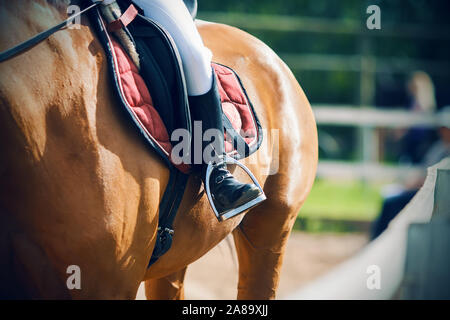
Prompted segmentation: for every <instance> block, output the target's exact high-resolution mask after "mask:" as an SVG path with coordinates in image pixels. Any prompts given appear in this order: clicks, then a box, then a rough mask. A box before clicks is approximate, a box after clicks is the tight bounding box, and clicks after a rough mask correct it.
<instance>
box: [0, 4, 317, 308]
mask: <svg viewBox="0 0 450 320" xmlns="http://www.w3.org/2000/svg"><path fill="white" fill-rule="evenodd" d="M66 9H67V3H66V2H65V1H59V2H58V1H53V0H48V1H46V0H33V1H31V0H24V1H20V2H19V1H9V0H0V27H1V28H0V30H1V31H0V51H3V50H6V49H8V48H10V47H12V46H14V45H16V44H17V43H19V42H21V41H23V40H26V39H28V38H30V37H32V36H33V35H35V34H36V33H37V32H40V31H43V30H46V29H48V28H49V27H51V26H53V25H55V24H56V23H58V22H60V21H62V20H63V19H65V18H66V17H67V13H66ZM198 26H199V30H200V33H201V35H202V37H203V39H204V41H205V44H206V46H208V47H209V48H210V49H211V50H212V51H213V53H214V61H216V62H219V63H222V64H225V65H228V66H230V67H232V68H233V69H234V70H236V71H237V73H238V74H239V75H240V77H241V79H242V82H243V83H244V85H245V87H246V89H247V92H248V94H249V96H250V98H251V100H252V102H253V104H254V107H255V110H256V112H257V114H258V116H259V119H260V121H261V124H262V126H263V128H265V129H267V133H266V135H265V137H264V139H265V142H266V143H263V145H262V147H261V149H260V150H259V151H258V152H257V153H255V154H254V155H252V156H251V157H250V158H249V159H248V160H249V161H248V162H247V163H250V164H249V168H250V169H251V170H252V171H253V173H254V174H255V176H256V177H257V179H258V180H259V181H260V183H261V185H262V186H263V187H264V191H265V193H266V195H267V198H268V199H267V200H266V201H265V202H264V203H263V204H261V205H260V206H258V207H256V208H254V209H252V210H250V211H249V212H248V213H246V214H245V215H240V216H237V217H235V218H232V219H230V220H227V221H225V222H218V221H217V219H216V217H215V216H214V214H213V212H212V210H211V208H210V205H209V203H208V201H207V199H206V196H205V194H204V192H203V188H202V186H201V181H200V179H199V178H198V177H196V176H192V177H191V178H190V180H189V183H188V186H187V188H186V192H185V195H184V198H183V201H182V204H181V206H180V210H179V211H178V214H177V216H176V219H175V222H174V230H175V236H174V241H173V245H172V247H171V249H170V250H169V251H168V252H167V253H166V254H165V255H164V256H162V257H161V258H160V260H158V261H157V262H156V263H155V264H154V265H152V266H151V267H150V268H147V265H148V262H149V259H150V256H151V254H152V250H153V247H154V244H155V238H156V230H157V224H158V205H159V202H160V200H161V197H162V195H163V193H164V190H165V187H166V185H167V182H168V178H169V171H168V169H167V168H166V167H165V165H164V163H163V162H162V161H161V160H160V159H159V158H158V156H157V155H156V154H153V153H152V152H149V150H148V148H147V147H146V146H145V145H144V143H143V142H142V140H141V139H139V137H138V135H137V133H136V132H135V131H134V130H133V129H131V128H130V127H129V126H127V125H126V124H125V122H124V121H123V119H122V118H121V117H122V113H121V111H119V110H118V108H120V106H119V104H118V102H117V101H115V99H114V95H113V93H112V90H111V87H110V86H111V85H110V78H109V75H108V70H107V61H106V57H105V53H104V51H103V48H102V46H101V45H100V43H99V42H98V41H97V39H96V37H95V34H94V33H93V30H92V29H91V28H90V26H89V23H88V21H87V19H86V17H84V18H83V19H82V20H81V26H80V28H78V29H64V30H61V31H59V32H57V33H55V34H54V35H52V36H51V37H49V38H48V39H46V40H45V41H44V42H42V43H40V44H38V45H37V46H35V47H33V48H30V49H29V50H27V51H26V52H24V53H22V54H20V55H17V56H16V57H14V58H12V59H9V60H8V61H5V62H2V63H1V64H0V150H1V153H0V181H1V184H0V283H1V284H0V297H2V298H75V299H80V298H81V299H133V298H135V296H136V293H137V290H138V287H139V285H140V283H141V282H142V281H146V294H147V297H148V298H153V299H177V298H183V295H184V293H183V280H184V275H185V272H186V268H187V266H188V265H189V264H190V263H192V262H193V261H195V260H197V259H198V258H200V257H201V256H202V255H204V254H205V253H206V252H208V251H209V250H210V249H211V248H213V247H214V246H215V245H217V244H218V243H219V242H220V241H221V240H223V239H224V238H225V237H226V236H227V235H229V234H230V233H232V234H233V236H234V242H235V245H236V249H237V256H238V262H239V283H238V296H237V298H239V299H272V298H275V295H276V289H277V286H278V281H279V275H280V270H281V264H282V260H283V254H284V251H285V247H286V242H287V239H288V237H289V234H290V232H291V229H292V227H293V224H294V221H295V219H296V217H297V214H298V212H299V210H300V207H301V206H302V204H303V202H304V201H305V199H306V197H307V195H308V193H309V191H310V189H311V186H312V184H313V181H314V177H315V172H316V165H317V157H318V152H317V150H318V149H317V131H316V125H315V121H314V117H313V114H312V111H311V108H310V105H309V102H308V100H307V98H306V96H305V94H304V93H303V91H302V89H301V88H300V86H299V84H298V83H297V81H296V79H295V78H294V76H293V74H292V73H291V71H290V70H289V69H288V67H287V66H286V65H285V64H284V63H283V62H282V61H281V59H280V58H278V56H277V55H276V54H275V53H274V52H273V51H272V50H271V49H269V48H268V47H267V46H266V45H265V44H264V43H262V42H261V41H259V40H257V39H256V38H254V37H252V36H251V35H249V34H247V33H245V32H243V31H240V30H238V29H236V28H233V27H230V26H226V25H221V24H214V23H207V22H198ZM275 129H277V130H275ZM274 138H276V139H274ZM236 172H237V171H236ZM241 174H242V173H241ZM242 177H244V176H243V175H242V176H241V178H242ZM73 265H75V266H78V267H79V271H80V273H79V274H78V275H79V276H80V284H81V287H80V288H77V287H76V288H70V289H69V287H68V286H67V282H68V278H69V277H70V276H71V275H72V273H71V271H70V268H69V269H68V267H69V266H73ZM219 271H220V270H214V271H212V272H219Z"/></svg>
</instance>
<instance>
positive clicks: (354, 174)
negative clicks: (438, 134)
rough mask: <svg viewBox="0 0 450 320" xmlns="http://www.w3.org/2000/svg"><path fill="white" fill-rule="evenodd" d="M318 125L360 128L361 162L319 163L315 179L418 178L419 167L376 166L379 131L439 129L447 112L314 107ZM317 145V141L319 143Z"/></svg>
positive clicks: (448, 116)
mask: <svg viewBox="0 0 450 320" xmlns="http://www.w3.org/2000/svg"><path fill="white" fill-rule="evenodd" d="M313 111H314V115H315V117H316V121H317V124H318V125H333V126H351V127H358V128H360V132H361V137H362V141H361V143H360V146H359V148H360V149H361V155H362V161H360V162H356V163H353V162H343V161H341V162H339V161H320V162H319V167H318V171H317V174H318V176H319V177H331V178H346V179H348V178H357V179H365V180H371V181H372V180H381V181H397V180H399V179H401V178H403V177H407V176H411V175H414V176H418V175H420V174H421V173H422V172H423V171H424V169H423V168H422V167H420V166H405V165H383V164H381V163H379V162H378V161H379V158H380V156H379V154H378V150H379V143H380V141H379V138H378V136H377V129H379V128H390V129H395V128H410V127H414V126H420V127H430V128H433V127H439V126H444V125H446V126H448V125H449V124H450V113H445V114H438V115H436V114H424V113H415V112H408V111H403V110H382V109H375V108H373V107H364V106H363V107H362V108H354V107H352V106H331V105H314V106H313ZM319 142H320V141H319Z"/></svg>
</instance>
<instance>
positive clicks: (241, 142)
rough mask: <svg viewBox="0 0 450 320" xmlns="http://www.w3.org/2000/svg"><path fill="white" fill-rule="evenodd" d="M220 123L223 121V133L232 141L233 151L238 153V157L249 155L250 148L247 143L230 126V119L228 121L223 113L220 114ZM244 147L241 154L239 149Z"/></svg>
mask: <svg viewBox="0 0 450 320" xmlns="http://www.w3.org/2000/svg"><path fill="white" fill-rule="evenodd" d="M222 121H223V127H224V128H225V131H226V132H227V135H229V136H230V137H231V139H233V144H234V148H235V150H236V151H237V152H238V153H239V155H240V156H241V157H242V158H244V157H247V156H248V155H249V154H250V147H249V146H248V143H247V141H245V140H244V138H242V136H241V135H240V134H239V133H238V132H236V130H234V128H233V125H232V124H231V121H230V119H228V117H227V115H226V114H225V113H222ZM240 146H244V150H243V151H244V153H242V150H241V147H240Z"/></svg>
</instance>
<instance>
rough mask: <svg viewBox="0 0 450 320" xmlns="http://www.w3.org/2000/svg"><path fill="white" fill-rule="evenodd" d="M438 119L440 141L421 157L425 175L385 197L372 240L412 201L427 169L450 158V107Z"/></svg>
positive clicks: (373, 230)
mask: <svg viewBox="0 0 450 320" xmlns="http://www.w3.org/2000/svg"><path fill="white" fill-rule="evenodd" d="M436 118H437V119H438V121H439V128H438V129H437V132H438V135H439V139H438V140H437V141H436V142H434V143H433V144H432V145H431V146H430V147H429V148H427V149H428V151H427V152H426V153H425V154H424V155H423V156H422V157H421V158H422V161H421V166H423V168H424V170H423V173H422V174H421V175H420V176H419V177H412V178H411V179H410V180H409V181H408V182H407V183H406V184H405V186H404V188H403V190H400V191H397V192H396V193H394V194H391V195H388V196H385V198H384V201H383V205H382V209H381V212H380V214H379V216H378V218H377V219H376V220H375V221H374V223H373V225H372V230H371V238H372V239H375V238H376V237H378V236H379V235H380V234H381V233H382V232H383V231H384V230H385V229H386V228H387V227H388V225H389V222H390V221H391V220H392V219H394V218H395V216H396V215H397V214H398V213H399V212H400V211H401V210H402V209H403V208H404V207H405V206H406V205H407V204H408V203H409V201H411V199H412V198H413V197H414V195H415V194H416V193H417V191H418V190H419V188H420V187H421V186H422V185H423V183H424V181H425V178H426V168H428V167H430V166H432V165H434V164H436V163H438V162H440V161H441V160H442V159H444V158H446V157H450V106H448V107H445V108H444V109H443V110H442V111H440V112H438V113H437V115H436ZM416 137H417V136H416Z"/></svg>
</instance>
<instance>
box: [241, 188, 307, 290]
mask: <svg viewBox="0 0 450 320" xmlns="http://www.w3.org/2000/svg"><path fill="white" fill-rule="evenodd" d="M266 194H267V195H268V197H267V198H268V200H266V202H265V203H264V204H263V205H261V206H260V207H256V208H255V209H253V210H252V211H250V212H249V213H247V215H246V216H245V218H244V220H243V221H242V222H241V224H240V225H239V227H238V228H236V229H235V230H234V232H233V235H234V239H235V244H236V250H237V255H238V260H239V284H238V299H274V298H275V295H276V290H277V287H278V282H279V276H280V272H281V265H282V260H283V255H284V251H285V247H286V243H287V239H288V236H289V234H290V232H291V229H292V226H293V224H294V222H295V218H296V215H297V210H298V209H299V206H298V205H296V206H295V207H291V206H286V205H285V204H281V203H280V202H278V201H277V200H276V199H274V198H275V196H273V195H270V193H267V192H266Z"/></svg>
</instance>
